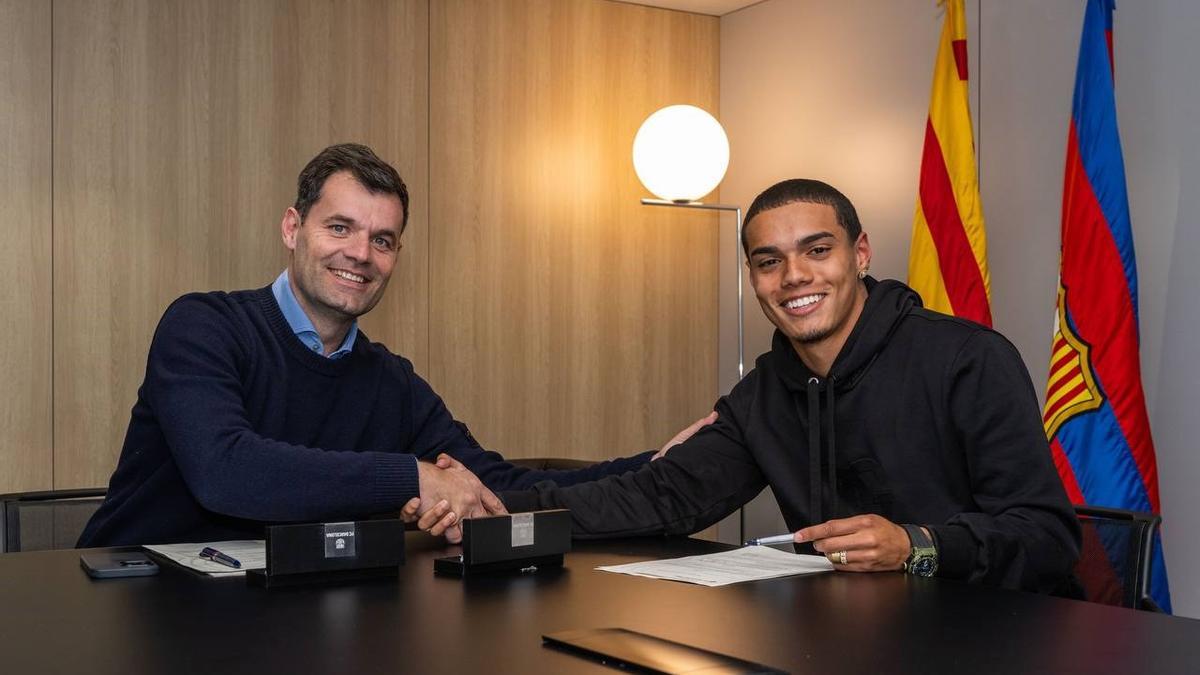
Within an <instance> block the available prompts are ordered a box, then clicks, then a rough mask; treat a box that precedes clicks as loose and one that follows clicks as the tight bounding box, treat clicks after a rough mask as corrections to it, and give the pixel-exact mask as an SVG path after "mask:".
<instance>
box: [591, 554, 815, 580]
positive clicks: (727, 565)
mask: <svg viewBox="0 0 1200 675" xmlns="http://www.w3.org/2000/svg"><path fill="white" fill-rule="evenodd" d="M596 569H598V570H601V571H603V572H616V573H618V574H632V575H634V576H639V577H648V578H650V579H667V580H669V581H682V582H685V583H689V584H700V585H701V586H726V585H728V584H737V583H741V582H743V581H757V580H759V579H776V578H778V577H790V576H794V575H798V574H816V573H818V572H832V571H833V563H831V562H829V561H828V560H826V559H825V557H824V556H819V555H801V554H797V553H787V552H786V551H780V550H777V549H773V548H770V547H767V546H746V547H743V548H736V549H733V550H732V551H724V552H722V553H709V554H706V555H693V556H688V557H686V558H673V559H670V560H647V561H645V562H636V563H629V564H627V565H606V566H604V567H597V568H596Z"/></svg>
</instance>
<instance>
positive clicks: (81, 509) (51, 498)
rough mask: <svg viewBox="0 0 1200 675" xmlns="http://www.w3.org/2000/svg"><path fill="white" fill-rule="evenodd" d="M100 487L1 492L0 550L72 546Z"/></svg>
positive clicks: (96, 503) (94, 506) (98, 496)
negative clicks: (5, 493)
mask: <svg viewBox="0 0 1200 675" xmlns="http://www.w3.org/2000/svg"><path fill="white" fill-rule="evenodd" d="M104 494H105V490H104V489H103V488H87V489H82V490H52V491H48V492H25V493H15V494H8V495H0V553H15V552H17V551H47V550H54V549H62V548H74V547H75V542H76V541H77V540H78V539H79V535H80V533H82V532H83V528H84V526H86V525H87V522H88V519H89V518H91V517H92V514H93V513H95V512H96V509H98V508H100V504H101V503H102V502H103V501H104Z"/></svg>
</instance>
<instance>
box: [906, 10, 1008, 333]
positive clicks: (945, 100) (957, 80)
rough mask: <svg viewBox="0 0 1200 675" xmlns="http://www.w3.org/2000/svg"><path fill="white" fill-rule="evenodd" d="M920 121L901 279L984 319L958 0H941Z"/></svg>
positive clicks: (930, 300)
mask: <svg viewBox="0 0 1200 675" xmlns="http://www.w3.org/2000/svg"><path fill="white" fill-rule="evenodd" d="M945 7H946V18H945V21H944V22H943V24H942V37H941V40H940V42H939V43H938V53H937V59H936V60H935V61H934V66H933V93H932V95H931V96H930V100H929V118H928V120H927V121H926V124H925V148H924V150H923V151H922V155H921V183H920V189H919V193H918V196H917V209H916V215H915V216H914V217H913V236H912V250H911V253H910V254H909V258H908V285H909V286H911V287H912V288H913V290H915V291H917V292H918V293H920V294H921V299H922V300H923V301H924V303H925V306H926V307H928V308H930V309H933V310H936V311H939V312H942V313H945V314H953V315H955V316H961V317H964V318H967V319H971V320H972V321H976V322H978V323H981V324H983V325H985V326H991V325H992V310H991V305H990V301H989V298H990V297H991V290H990V289H991V285H990V284H991V282H990V280H989V278H988V266H987V238H986V235H985V233H984V228H983V207H982V205H981V204H980V200H979V177H978V175H977V173H976V170H975V139H974V136H973V134H972V130H971V109H970V106H969V105H968V101H967V100H968V95H969V92H968V90H967V18H966V15H965V13H964V12H963V0H946V2H945Z"/></svg>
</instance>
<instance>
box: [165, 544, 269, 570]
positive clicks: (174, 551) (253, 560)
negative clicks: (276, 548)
mask: <svg viewBox="0 0 1200 675" xmlns="http://www.w3.org/2000/svg"><path fill="white" fill-rule="evenodd" d="M205 546H208V547H210V548H215V549H217V550H218V551H220V552H221V553H224V554H225V555H227V556H229V557H230V558H233V559H234V560H236V561H238V562H240V563H242V566H241V568H239V569H234V568H232V567H229V566H228V565H222V564H221V563H219V562H213V561H211V560H208V559H205V558H201V557H200V551H201V550H202V549H203V548H204V547H205ZM142 548H144V549H146V550H147V551H152V552H154V553H157V554H158V555H160V556H162V557H164V558H166V559H167V560H170V561H171V562H173V563H176V564H178V565H182V566H184V567H186V568H188V569H191V570H195V571H197V572H200V573H202V574H207V575H208V576H210V577H235V576H242V575H245V574H246V570H261V569H265V568H266V567H267V543H266V542H265V541H263V540H262V539H250V540H243V541H209V542H204V543H201V544H154V545H150V546H143V547H142Z"/></svg>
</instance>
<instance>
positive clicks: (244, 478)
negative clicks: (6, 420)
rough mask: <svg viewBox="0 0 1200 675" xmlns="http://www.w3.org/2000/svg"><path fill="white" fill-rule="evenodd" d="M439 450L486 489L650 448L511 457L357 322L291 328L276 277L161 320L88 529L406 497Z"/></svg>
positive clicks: (218, 532)
mask: <svg viewBox="0 0 1200 675" xmlns="http://www.w3.org/2000/svg"><path fill="white" fill-rule="evenodd" d="M440 452H446V453H448V454H450V455H452V456H453V457H455V458H456V459H458V460H459V461H461V462H463V463H464V464H465V465H466V466H467V467H468V468H469V469H471V471H473V472H474V473H475V474H476V475H477V476H479V479H480V480H481V481H483V483H484V484H485V485H487V486H488V487H489V488H491V489H492V490H508V489H520V488H526V487H529V486H532V485H533V484H534V483H537V482H539V481H543V480H552V481H554V482H556V483H557V484H559V485H571V484H574V483H578V482H583V481H588V480H593V479H595V478H599V477H602V476H605V475H609V474H617V473H622V472H624V471H626V470H629V469H633V468H636V467H638V466H640V465H641V464H643V463H645V462H646V461H647V459H648V456H649V453H643V454H642V455H639V456H636V457H632V458H627V459H620V460H614V461H611V462H604V463H601V464H597V465H594V466H591V467H588V468H585V469H581V470H579V471H533V470H530V469H526V468H523V467H516V466H513V465H512V464H509V463H508V462H505V461H504V459H503V458H502V457H501V456H500V455H498V454H496V453H493V452H487V451H485V450H483V449H482V448H480V447H479V446H478V444H476V443H475V442H474V440H473V439H472V438H471V437H470V434H468V433H466V432H465V427H463V426H462V425H460V424H458V423H456V422H455V421H454V419H453V417H451V415H450V412H449V411H448V410H447V409H446V406H445V404H443V402H442V400H441V398H439V397H438V395H437V394H435V393H434V392H433V390H432V389H431V388H430V386H429V384H428V383H426V382H425V381H424V380H423V379H421V378H420V377H419V376H418V375H416V373H414V372H413V367H412V364H411V363H410V362H409V361H408V360H407V359H405V358H403V357H400V356H396V355H394V354H392V353H390V352H389V351H388V350H387V349H386V348H385V347H383V346H382V345H380V344H377V343H373V342H370V341H369V340H368V339H367V337H366V336H365V335H364V334H362V333H361V332H360V333H359V335H358V339H357V340H356V341H355V343H354V348H353V351H352V353H351V354H350V355H348V356H347V357H345V358H342V359H338V360H330V359H327V358H325V357H323V356H321V355H319V354H314V353H313V352H311V351H309V350H308V349H307V348H305V346H304V345H303V343H301V342H300V340H299V339H298V338H297V337H296V336H295V335H294V334H293V333H292V330H291V328H290V327H289V326H288V323H287V321H286V319H285V318H284V317H283V314H282V313H281V312H280V310H279V305H278V304H277V303H276V301H275V298H274V296H273V295H272V294H271V289H270V288H269V287H267V288H262V289H258V290H254V291H237V292H234V293H223V292H215V293H203V294H202V293H194V294H189V295H185V296H183V297H182V298H180V299H179V300H176V301H175V302H174V303H173V304H172V305H171V306H170V307H169V308H168V309H167V311H166V313H165V314H164V315H163V318H162V320H161V321H160V322H159V325H158V329H157V331H156V332H155V335H154V340H153V342H152V344H151V346H150V355H149V357H148V359H147V363H146V377H145V380H144V381H143V383H142V386H141V388H140V389H139V390H138V398H137V403H136V404H135V405H134V407H133V413H132V416H131V419H130V421H129V429H128V431H127V432H126V435H125V444H124V446H123V448H122V449H121V457H120V461H119V462H118V464H117V468H116V471H115V472H114V473H113V475H112V478H111V480H110V482H109V486H108V496H107V499H106V500H105V502H104V504H103V505H102V506H101V507H100V509H99V510H98V511H97V512H96V514H95V515H94V516H93V517H92V519H91V521H90V522H89V523H88V525H87V527H86V529H85V530H84V532H83V534H82V535H81V536H80V539H79V543H78V545H79V546H81V547H85V546H112V545H123V544H149V543H172V542H188V541H216V540H222V539H245V538H257V537H261V536H262V531H263V530H262V528H263V525H264V524H267V523H279V522H297V521H328V520H337V519H350V518H356V517H363V516H367V515H370V514H375V513H383V512H388V511H397V510H399V509H400V507H401V506H403V504H404V503H405V502H407V501H408V500H409V499H411V498H413V497H416V496H418V494H419V490H418V478H417V465H416V460H417V458H421V459H430V460H432V459H433V458H435V457H436V456H437V454H438V453H440Z"/></svg>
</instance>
